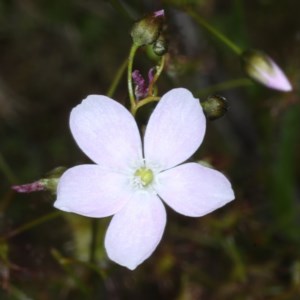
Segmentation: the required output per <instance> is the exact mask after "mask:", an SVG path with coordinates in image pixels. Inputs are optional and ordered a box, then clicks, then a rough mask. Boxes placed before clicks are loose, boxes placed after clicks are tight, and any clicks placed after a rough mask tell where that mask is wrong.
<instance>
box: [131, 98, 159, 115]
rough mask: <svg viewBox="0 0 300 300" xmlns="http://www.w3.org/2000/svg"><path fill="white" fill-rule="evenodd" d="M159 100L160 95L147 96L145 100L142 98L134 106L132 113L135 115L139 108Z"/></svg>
mask: <svg viewBox="0 0 300 300" xmlns="http://www.w3.org/2000/svg"><path fill="white" fill-rule="evenodd" d="M159 100H160V97H155V96H152V97H147V98H145V99H143V100H140V101H139V102H138V103H137V104H136V105H135V106H134V107H132V109H131V113H132V114H133V116H135V115H136V112H137V111H138V109H139V108H141V107H142V106H144V105H146V104H148V103H151V102H158V101H159Z"/></svg>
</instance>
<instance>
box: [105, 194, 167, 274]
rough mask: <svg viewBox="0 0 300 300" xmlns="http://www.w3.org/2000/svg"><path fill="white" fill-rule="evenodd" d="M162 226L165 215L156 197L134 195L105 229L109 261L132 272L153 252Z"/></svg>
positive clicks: (153, 195) (161, 231)
mask: <svg viewBox="0 0 300 300" xmlns="http://www.w3.org/2000/svg"><path fill="white" fill-rule="evenodd" d="M165 225H166V211H165V208H164V206H163V204H162V202H161V200H160V199H159V198H158V197H157V195H155V194H151V193H148V192H137V193H136V194H135V196H134V197H133V198H132V199H131V200H130V202H129V203H128V204H126V206H125V207H124V208H123V209H122V210H120V211H119V212H118V213H117V214H115V215H114V216H113V218H112V220H111V223H110V225H109V227H108V230H107V233H106V237H105V248H106V251H107V254H108V256H109V258H110V259H111V260H113V261H115V262H116V263H118V264H120V265H122V266H125V267H127V268H128V269H131V270H133V269H135V268H136V267H137V266H138V265H139V264H141V263H142V262H143V261H144V260H145V259H147V258H148V257H149V256H150V255H151V254H152V253H153V251H154V250H155V249H156V247H157V245H158V243H159V242H160V240H161V238H162V235H163V232H164V228H165Z"/></svg>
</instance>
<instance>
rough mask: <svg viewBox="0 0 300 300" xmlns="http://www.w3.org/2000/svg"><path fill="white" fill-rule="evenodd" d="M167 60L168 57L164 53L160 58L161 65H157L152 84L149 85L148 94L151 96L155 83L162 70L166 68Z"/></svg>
mask: <svg viewBox="0 0 300 300" xmlns="http://www.w3.org/2000/svg"><path fill="white" fill-rule="evenodd" d="M165 61H166V58H165V55H163V56H162V57H161V59H160V62H159V65H158V67H157V70H156V72H155V74H154V77H153V80H152V81H151V82H150V85H149V88H148V96H149V97H151V96H153V88H154V85H155V83H156V81H157V80H158V78H159V76H160V75H161V72H162V71H163V69H164V66H165Z"/></svg>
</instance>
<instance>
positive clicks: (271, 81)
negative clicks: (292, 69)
mask: <svg viewBox="0 0 300 300" xmlns="http://www.w3.org/2000/svg"><path fill="white" fill-rule="evenodd" d="M270 64H271V66H272V70H270V72H269V73H267V72H264V71H262V72H261V78H264V79H265V84H266V86H268V87H270V88H272V89H276V90H280V91H284V92H290V91H291V90H292V85H291V83H290V82H289V80H288V79H287V77H286V75H285V74H284V73H283V71H282V70H281V69H280V68H279V67H278V66H277V64H276V63H275V62H274V61H273V60H271V59H270ZM262 81H263V80H262Z"/></svg>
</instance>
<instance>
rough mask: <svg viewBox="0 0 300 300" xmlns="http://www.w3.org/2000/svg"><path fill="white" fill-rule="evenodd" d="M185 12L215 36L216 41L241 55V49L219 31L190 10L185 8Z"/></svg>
mask: <svg viewBox="0 0 300 300" xmlns="http://www.w3.org/2000/svg"><path fill="white" fill-rule="evenodd" d="M186 12H187V13H188V14H189V15H190V16H191V17H192V18H194V19H195V21H196V22H197V23H198V24H200V25H201V26H203V27H204V28H205V29H206V30H207V31H208V32H209V33H211V34H212V35H213V36H215V37H216V38H217V39H219V40H220V41H221V42H223V43H224V44H225V45H226V46H228V47H229V48H230V49H231V50H232V51H233V52H235V53H236V54H237V55H241V54H242V52H243V51H242V49H241V48H240V47H238V46H237V45H236V44H235V43H234V42H232V41H231V40H229V39H228V38H227V37H226V36H225V35H224V34H223V33H221V32H220V31H219V30H217V29H216V28H215V27H213V26H212V25H210V24H209V23H208V22H207V21H206V20H204V19H203V18H202V17H201V16H199V15H198V14H197V13H195V12H194V11H193V10H192V9H189V8H187V9H186Z"/></svg>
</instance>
